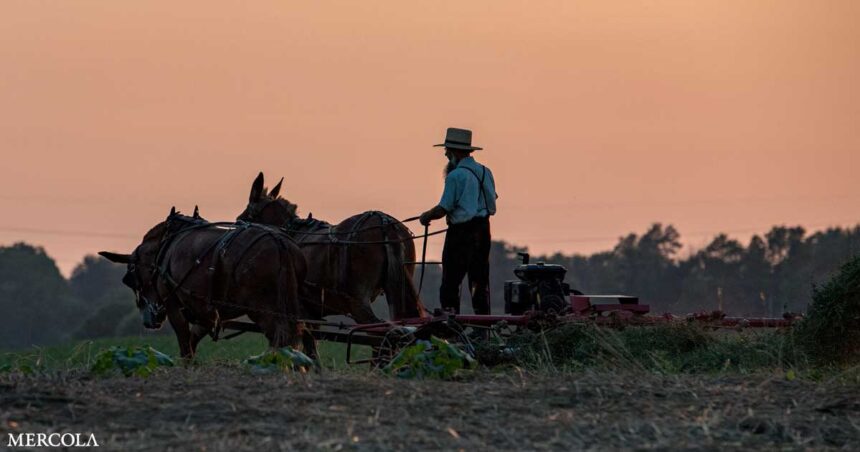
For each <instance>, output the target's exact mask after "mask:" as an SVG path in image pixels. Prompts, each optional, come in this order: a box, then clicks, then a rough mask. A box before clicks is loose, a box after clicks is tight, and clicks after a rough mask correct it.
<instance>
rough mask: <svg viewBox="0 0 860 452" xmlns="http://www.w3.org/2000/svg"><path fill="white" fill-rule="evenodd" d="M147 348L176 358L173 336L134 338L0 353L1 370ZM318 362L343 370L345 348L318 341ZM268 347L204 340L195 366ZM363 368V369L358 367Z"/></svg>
mask: <svg viewBox="0 0 860 452" xmlns="http://www.w3.org/2000/svg"><path fill="white" fill-rule="evenodd" d="M134 345H150V346H152V347H153V348H155V349H156V350H158V351H161V352H163V353H166V354H168V355H170V356H171V357H174V358H176V357H178V356H179V346H178V345H177V343H176V338H175V337H174V336H173V335H172V334H159V335H151V336H133V337H119V338H104V339H94V340H84V341H77V342H73V343H69V344H63V345H56V346H50V347H32V348H28V349H24V350H16V351H8V352H0V369H6V370H13V369H15V370H22V371H24V372H32V371H67V370H75V369H83V368H87V369H88V368H89V366H91V365H92V363H93V360H94V358H95V356H96V355H97V354H98V352H100V351H102V350H106V349H108V348H109V347H112V346H126V347H127V346H134ZM317 347H318V349H319V353H320V362H321V364H322V365H323V367H325V368H329V369H339V370H341V369H345V368H347V365H346V345H344V344H339V343H333V342H325V341H319V342H318V343H317ZM267 348H268V344H267V342H266V339H265V338H264V337H263V336H262V335H259V334H243V335H241V336H238V337H236V338H233V339H230V340H220V341H218V342H214V343H213V342H212V341H211V340H209V339H204V340H203V341H202V342H201V343H200V346H199V347H198V349H197V356H196V357H195V363H196V364H198V365H219V364H237V363H241V362H242V361H244V360H245V359H247V358H249V357H251V356H253V355H257V354H260V353H262V352H263V351H265V350H266V349H267ZM354 353H356V356H354V357H353V359H361V358H367V357H369V355H370V350H369V349H368V348H367V347H363V346H358V348H357V349H356V350H355V351H354ZM360 367H361V368H364V367H363V366H360Z"/></svg>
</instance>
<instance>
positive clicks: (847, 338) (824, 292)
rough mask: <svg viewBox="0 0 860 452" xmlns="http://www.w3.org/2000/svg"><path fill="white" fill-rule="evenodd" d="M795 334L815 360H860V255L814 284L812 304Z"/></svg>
mask: <svg viewBox="0 0 860 452" xmlns="http://www.w3.org/2000/svg"><path fill="white" fill-rule="evenodd" d="M796 337H797V340H798V343H799V344H800V345H801V347H803V349H804V350H806V352H807V353H808V354H809V356H811V357H812V358H813V359H814V361H815V362H816V363H819V364H830V363H836V364H848V363H852V362H856V361H858V360H860V257H856V258H854V259H853V260H852V261H850V262H848V263H846V264H845V265H843V266H842V267H841V268H840V270H839V272H838V273H837V274H836V275H835V276H834V277H833V278H832V279H831V280H830V281H828V282H827V283H826V284H824V285H823V286H821V287H816V288H815V290H814V293H813V296H812V305H811V306H810V307H809V311H808V312H807V314H806V317H805V318H804V319H803V320H802V321H800V323H799V324H798V325H797V328H796Z"/></svg>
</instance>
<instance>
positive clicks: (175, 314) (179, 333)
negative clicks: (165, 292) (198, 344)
mask: <svg viewBox="0 0 860 452" xmlns="http://www.w3.org/2000/svg"><path fill="white" fill-rule="evenodd" d="M167 320H168V321H169V322H170V326H171V327H173V332H174V333H176V341H177V342H178V343H179V356H181V357H182V359H183V360H187V361H190V360H191V359H192V358H194V348H193V347H192V346H191V328H190V326H189V324H188V320H186V319H185V316H184V315H182V311H180V310H179V306H177V305H176V303H168V306H167Z"/></svg>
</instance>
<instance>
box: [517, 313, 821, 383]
mask: <svg viewBox="0 0 860 452" xmlns="http://www.w3.org/2000/svg"><path fill="white" fill-rule="evenodd" d="M512 350H513V351H514V353H513V354H512V357H513V360H514V361H515V362H516V363H517V364H518V365H521V366H525V367H527V368H530V369H534V370H538V371H541V370H543V371H576V370H582V369H585V368H596V369H605V370H634V371H637V370H638V371H647V372H657V373H662V374H678V373H718V372H732V373H751V372H757V371H772V370H779V371H789V370H793V371H795V373H796V372H798V371H800V370H801V369H803V370H808V369H811V366H810V363H809V359H808V357H807V355H806V354H805V353H803V352H802V351H801V350H799V349H798V347H796V346H795V341H794V340H793V336H792V333H791V332H790V331H788V330H785V331H745V332H740V333H738V332H710V331H706V330H705V329H703V328H701V327H699V326H696V325H693V324H683V323H682V324H669V325H662V326H654V327H628V328H624V329H620V330H614V329H607V328H598V327H596V326H594V325H582V324H574V325H564V326H561V327H559V328H556V329H554V330H550V331H546V332H541V333H527V334H525V335H522V336H520V337H518V338H516V339H514V341H513V342H512Z"/></svg>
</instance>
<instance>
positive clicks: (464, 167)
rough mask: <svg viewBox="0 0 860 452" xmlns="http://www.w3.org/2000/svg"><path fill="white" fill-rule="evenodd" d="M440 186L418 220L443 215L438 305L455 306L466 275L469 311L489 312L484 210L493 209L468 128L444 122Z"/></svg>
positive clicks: (488, 175) (489, 183)
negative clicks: (439, 194) (436, 202)
mask: <svg viewBox="0 0 860 452" xmlns="http://www.w3.org/2000/svg"><path fill="white" fill-rule="evenodd" d="M435 146H444V147H445V157H447V158H448V164H447V165H446V166H445V190H444V191H443V192H442V199H441V200H440V201H439V205H437V206H436V207H433V208H432V209H430V210H428V211H426V212H424V213H422V214H421V224H423V225H425V226H427V225H429V224H430V222H431V221H433V220H436V219H439V218H442V217H446V221H447V222H448V232H447V234H446V235H445V248H444V249H443V250H442V287H440V288H439V300H440V302H441V303H442V308H443V309H446V310H453V311H454V312H456V313H459V312H460V284H461V282H462V281H463V277H464V276H466V275H467V274H468V275H469V287H470V289H471V293H472V308H473V309H474V311H475V314H489V313H490V215H495V213H496V198H498V196H497V195H496V184H495V181H494V180H493V173H492V171H490V169H489V168H487V167H486V166H484V165H481V164H479V163H478V162H476V161H475V159H474V158H472V155H471V154H472V152H473V151H477V150H480V149H481V148H479V147H475V146H472V131H471V130H466V129H456V128H449V129H448V133H447V134H446V136H445V143H443V144H437V145H435Z"/></svg>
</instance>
